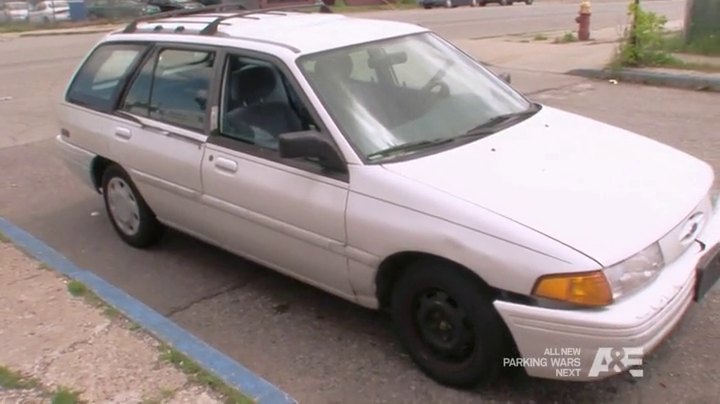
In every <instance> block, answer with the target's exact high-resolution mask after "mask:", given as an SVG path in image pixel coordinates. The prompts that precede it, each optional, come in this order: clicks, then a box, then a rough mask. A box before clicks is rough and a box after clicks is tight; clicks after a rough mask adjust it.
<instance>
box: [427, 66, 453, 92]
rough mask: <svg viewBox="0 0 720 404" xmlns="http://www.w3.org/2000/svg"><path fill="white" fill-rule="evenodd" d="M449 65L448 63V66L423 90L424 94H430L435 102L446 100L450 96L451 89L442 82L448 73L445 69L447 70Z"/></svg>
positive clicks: (439, 71)
mask: <svg viewBox="0 0 720 404" xmlns="http://www.w3.org/2000/svg"><path fill="white" fill-rule="evenodd" d="M447 64H448V63H445V65H446V66H443V68H442V69H440V70H438V72H437V73H435V75H433V76H432V77H431V78H430V80H428V82H427V83H426V84H425V85H424V86H423V88H422V89H421V91H422V92H424V93H428V94H430V95H431V98H432V99H433V100H436V99H441V98H445V97H447V96H448V95H450V87H449V86H448V85H447V83H445V82H443V81H442V78H443V76H445V73H446V70H445V68H447Z"/></svg>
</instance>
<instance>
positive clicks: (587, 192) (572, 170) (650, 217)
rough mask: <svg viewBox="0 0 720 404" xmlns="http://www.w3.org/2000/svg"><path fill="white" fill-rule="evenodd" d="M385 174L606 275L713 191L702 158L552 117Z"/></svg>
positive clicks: (552, 112)
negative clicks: (579, 256)
mask: <svg viewBox="0 0 720 404" xmlns="http://www.w3.org/2000/svg"><path fill="white" fill-rule="evenodd" d="M678 135H681V134H678ZM383 166H384V167H385V168H386V169H388V170H390V171H392V172H394V173H396V174H399V175H402V176H405V177H407V178H409V179H412V180H414V181H417V182H420V183H423V184H425V185H426V186H429V187H432V188H435V189H436V190H439V191H441V192H445V193H448V194H451V195H453V196H455V197H457V198H460V199H462V200H465V201H467V202H470V203H472V204H475V205H478V206H481V207H483V208H485V209H488V210H491V211H493V212H495V213H497V214H499V215H502V216H504V217H507V218H509V219H511V220H513V221H516V222H518V223H521V224H523V225H525V226H527V227H530V228H532V229H534V230H536V231H538V232H541V233H543V234H545V235H547V236H549V237H551V238H553V239H555V240H557V241H559V242H562V243H564V244H566V245H568V246H570V247H572V248H574V249H576V250H578V251H580V252H582V253H584V254H585V255H587V256H589V257H590V258H592V259H594V260H595V261H597V262H598V263H600V264H601V265H606V266H607V265H612V264H615V263H617V262H619V261H620V260H622V259H625V258H627V257H629V256H631V255H632V254H635V253H636V252H638V251H640V250H642V249H643V248H645V247H647V246H648V245H650V244H652V243H653V242H655V241H657V240H658V239H659V238H661V237H662V236H663V235H665V234H666V233H667V232H668V231H670V230H671V229H672V228H673V227H674V226H676V225H677V224H678V223H680V221H681V220H682V219H683V218H684V217H686V216H687V215H688V214H689V213H690V212H691V210H692V209H694V208H695V207H696V206H697V205H698V204H699V203H700V201H701V200H702V199H703V198H704V197H705V195H706V194H707V192H708V190H709V189H710V186H711V185H712V181H713V171H712V168H711V167H710V166H709V165H708V164H706V163H705V162H703V161H701V160H699V159H696V158H695V157H692V156H690V155H688V154H686V153H683V152H681V151H679V150H677V149H674V148H671V147H669V146H666V145H664V144H661V143H658V142H656V141H654V140H651V139H648V138H646V137H644V136H640V135H637V134H634V133H631V132H628V131H626V130H623V129H620V128H617V127H613V126H610V125H607V124H603V123H600V122H597V121H594V120H592V119H588V118H584V117H581V116H578V115H575V114H571V113H567V112H563V111H560V110H557V109H554V108H550V107H543V108H542V110H541V111H540V112H538V113H537V114H535V115H534V116H533V117H531V118H529V119H527V120H525V121H523V122H521V123H519V124H517V125H514V126H512V127H510V128H508V129H505V130H503V131H501V132H498V133H496V134H494V135H492V136H489V137H487V138H484V139H481V140H478V141H474V142H471V143H468V144H466V145H463V146H460V147H456V148H453V149H450V150H447V151H443V152H440V153H436V154H433V155H430V156H425V157H420V158H416V159H412V160H408V161H401V162H395V163H388V164H384V165H383Z"/></svg>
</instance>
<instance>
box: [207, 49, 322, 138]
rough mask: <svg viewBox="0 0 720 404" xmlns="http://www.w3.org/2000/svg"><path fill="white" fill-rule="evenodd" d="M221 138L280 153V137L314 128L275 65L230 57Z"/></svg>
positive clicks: (227, 66)
mask: <svg viewBox="0 0 720 404" xmlns="http://www.w3.org/2000/svg"><path fill="white" fill-rule="evenodd" d="M219 118H220V125H219V129H220V135H221V136H224V137H228V138H232V139H235V140H240V141H242V142H245V143H248V144H252V145H255V146H260V147H263V148H266V149H271V150H277V148H278V136H279V135H281V134H283V133H288V132H298V131H303V130H308V129H310V128H312V127H315V123H314V122H313V121H312V118H310V115H309V113H308V112H307V108H306V107H305V106H304V105H303V103H302V101H301V99H300V97H298V95H297V93H296V92H295V90H294V89H293V87H292V86H291V85H290V82H289V81H288V79H287V77H285V75H284V74H283V73H282V71H281V70H280V69H279V68H277V67H276V66H275V65H273V64H272V63H269V62H266V61H264V60H260V59H255V58H249V57H243V56H236V55H231V56H229V57H228V58H227V60H226V63H225V73H224V80H223V91H222V102H221V104H220V117H219Z"/></svg>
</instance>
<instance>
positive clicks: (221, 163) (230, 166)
mask: <svg viewBox="0 0 720 404" xmlns="http://www.w3.org/2000/svg"><path fill="white" fill-rule="evenodd" d="M215 167H217V168H219V169H221V170H223V171H229V172H231V173H234V172H237V170H238V164H237V163H236V162H235V161H232V160H230V159H226V158H224V157H218V158H216V159H215Z"/></svg>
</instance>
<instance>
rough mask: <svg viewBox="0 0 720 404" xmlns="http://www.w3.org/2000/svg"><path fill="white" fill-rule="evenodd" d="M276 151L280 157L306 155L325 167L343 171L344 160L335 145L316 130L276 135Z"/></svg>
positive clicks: (344, 167) (344, 168)
mask: <svg viewBox="0 0 720 404" xmlns="http://www.w3.org/2000/svg"><path fill="white" fill-rule="evenodd" d="M278 151H279V153H280V157H282V158H290V159H292V158H298V157H306V158H310V159H317V160H318V163H320V165H322V166H323V167H325V168H328V169H331V170H335V171H341V172H345V170H346V169H347V167H346V166H345V161H343V159H342V157H340V153H339V152H338V151H337V149H335V146H333V144H332V143H331V142H330V141H328V140H327V139H326V138H325V137H323V136H322V135H321V134H320V132H318V131H316V130H306V131H302V132H289V133H283V134H281V135H280V136H279V137H278Z"/></svg>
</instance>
